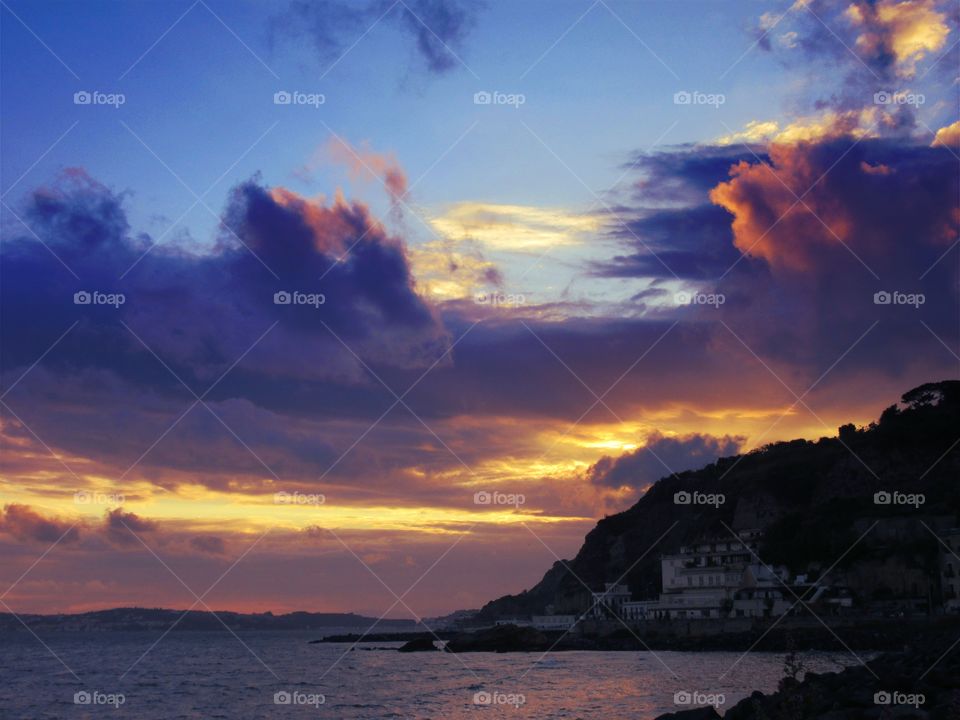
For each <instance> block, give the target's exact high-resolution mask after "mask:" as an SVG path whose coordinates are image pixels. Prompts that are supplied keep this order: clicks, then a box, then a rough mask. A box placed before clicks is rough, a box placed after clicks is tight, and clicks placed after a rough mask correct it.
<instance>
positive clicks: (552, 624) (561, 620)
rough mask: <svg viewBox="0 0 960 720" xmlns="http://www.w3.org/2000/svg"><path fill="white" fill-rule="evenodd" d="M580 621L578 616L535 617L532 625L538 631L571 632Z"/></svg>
mask: <svg viewBox="0 0 960 720" xmlns="http://www.w3.org/2000/svg"><path fill="white" fill-rule="evenodd" d="M578 619H579V618H578V617H577V616H576V615H534V616H533V617H532V618H531V620H530V624H531V625H533V627H535V628H536V629H537V630H569V629H570V628H572V627H573V626H574V625H576V624H577V620H578Z"/></svg>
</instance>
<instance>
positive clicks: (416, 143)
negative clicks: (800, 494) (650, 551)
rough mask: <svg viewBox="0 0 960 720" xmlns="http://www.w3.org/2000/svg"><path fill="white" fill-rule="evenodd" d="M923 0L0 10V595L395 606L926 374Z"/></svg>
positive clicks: (949, 49) (435, 603)
mask: <svg viewBox="0 0 960 720" xmlns="http://www.w3.org/2000/svg"><path fill="white" fill-rule="evenodd" d="M958 13H960V7H958V5H957V4H956V3H953V2H944V1H940V0H901V1H899V2H897V1H895V0H875V1H874V0H851V1H846V0H841V1H838V2H826V1H825V0H796V1H795V2H729V3H722V4H721V3H717V2H699V1H697V0H684V2H674V1H671V2H656V1H648V0H643V1H640V2H616V1H614V0H596V2H590V1H589V0H582V1H578V2H549V3H547V2H536V1H533V0H531V1H529V2H522V3H515V2H493V1H491V2H486V3H482V4H480V3H472V2H463V1H461V0H397V1H396V2H392V3H391V2H390V0H371V1H359V0H358V1H357V2H349V3H347V2H339V1H338V0H323V1H321V2H312V3H307V2H304V1H303V0H292V1H291V0H278V1H277V2H255V3H254V2H251V3H246V2H218V1H217V0H197V1H196V2H192V3H191V2H189V1H187V2H165V3H123V2H114V1H104V2H88V1H87V0H79V1H71V2H56V1H45V2H42V3H36V2H21V1H18V0H4V2H3V3H0V23H2V24H0V42H2V45H0V60H2V64H0V83H2V84H0V106H2V127H0V155H2V164H0V194H2V205H0V230H2V241H0V283H2V284H0V300H2V306H0V341H2V347H0V392H2V404H0V448H2V454H0V549H2V552H0V592H2V595H0V604H2V606H3V608H5V609H6V610H10V611H15V612H18V613H22V612H44V613H49V612H78V611H85V610H92V609H100V608H108V607H118V606H132V605H138V606H159V607H172V608H183V609H186V608H188V607H195V608H197V609H208V608H212V609H214V610H220V609H223V610H235V611H250V612H261V611H266V610H271V611H273V612H284V611H291V610H312V611H329V612H333V611H343V612H348V611H356V612H362V613H366V614H370V615H374V616H381V615H386V616H389V617H425V616H432V615H438V614H442V613H446V612H450V611H453V610H456V609H460V608H475V607H479V606H481V605H482V604H483V603H485V602H486V601H488V600H491V599H494V598H496V597H498V596H500V595H502V594H505V593H514V592H518V591H520V590H523V589H525V588H529V587H530V586H532V585H533V584H535V583H536V582H537V581H538V580H539V579H540V577H541V576H542V574H543V573H544V572H545V571H546V570H547V569H548V568H549V567H550V566H551V565H552V564H553V563H554V562H555V561H557V560H558V559H561V558H568V557H571V556H572V555H573V554H575V553H576V551H577V549H578V548H579V546H580V543H581V542H582V539H583V536H584V534H585V533H586V532H588V531H589V530H590V528H592V527H593V525H594V523H595V522H596V521H597V520H598V519H599V518H602V517H603V516H604V515H607V514H611V513H614V512H618V511H620V510H622V509H625V508H627V507H629V506H630V505H631V504H632V503H634V502H636V500H637V499H638V498H639V497H640V496H641V495H642V494H643V492H645V490H646V489H647V488H648V487H649V486H650V485H651V484H652V483H653V482H655V481H656V480H657V479H659V478H661V477H665V476H669V475H671V474H673V473H676V472H680V471H683V470H686V469H693V468H698V467H701V466H704V465H706V464H709V463H711V462H713V461H714V460H716V459H717V458H719V457H723V456H729V455H733V454H736V453H738V452H744V451H750V450H752V449H755V448H759V447H762V446H764V445H765V444H768V443H771V442H776V441H780V440H786V439H792V438H798V437H802V438H809V439H816V438H819V437H822V436H834V435H836V433H837V427H838V426H839V425H841V424H844V423H847V422H853V423H856V424H858V425H864V424H867V423H869V422H871V421H872V420H874V419H876V418H877V417H878V416H879V414H880V412H881V411H882V410H883V409H884V408H885V407H887V406H889V405H891V404H893V403H894V402H896V400H897V399H898V398H899V396H900V395H901V394H902V393H903V392H905V391H906V390H908V389H910V388H912V387H914V386H916V385H919V384H921V383H924V382H932V381H938V380H943V379H947V378H956V377H957V371H958V369H960V356H958V352H960V302H958V288H960V276H958V270H960V249H958V237H960V236H958V222H960V208H958V198H960V182H958V179H960V172H958V171H960V156H958V152H960V121H958V99H960V97H958V93H960V84H958V83H960V72H958V69H960V53H958V45H957V41H958Z"/></svg>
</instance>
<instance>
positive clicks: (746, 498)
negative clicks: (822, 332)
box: [481, 381, 960, 618]
mask: <svg viewBox="0 0 960 720" xmlns="http://www.w3.org/2000/svg"><path fill="white" fill-rule="evenodd" d="M958 440H960V382H958V381H944V382H940V383H930V384H927V385H922V386H920V387H918V388H915V389H913V390H911V391H909V392H907V393H905V394H904V395H903V397H902V398H901V402H900V404H898V405H893V406H891V407H889V408H887V410H885V411H884V412H883V414H882V415H881V417H880V419H879V420H878V421H877V422H875V423H871V424H870V425H869V426H867V427H865V428H859V429H858V428H855V427H854V426H853V425H845V426H843V427H841V428H840V432H839V436H838V437H834V438H821V439H820V440H818V441H816V442H811V441H807V440H793V441H790V442H781V443H775V444H772V445H768V446H765V447H763V448H760V449H758V450H755V451H753V452H750V453H747V454H745V455H738V456H734V457H728V458H722V459H720V460H718V461H717V462H716V463H713V464H712V465H708V466H707V467H704V468H701V469H700V470H695V471H686V472H682V473H679V474H677V475H674V476H671V477H667V478H663V479H661V480H660V481H658V482H657V483H656V484H655V485H653V487H651V488H650V489H649V490H648V491H647V492H646V493H645V494H644V496H643V497H642V498H640V500H639V501H638V502H637V503H636V504H635V505H633V507H631V508H629V509H628V510H625V511H624V512H621V513H618V514H616V515H612V516H610V517H606V518H604V519H603V520H600V521H599V522H598V523H597V526H596V527H595V528H594V529H593V530H592V531H591V532H590V533H589V534H588V535H587V537H586V539H585V540H584V543H583V546H582V547H581V548H580V551H579V552H578V553H577V555H576V557H575V558H574V559H573V560H571V561H569V562H568V563H566V564H564V563H559V562H557V563H554V565H553V567H551V568H550V570H548V571H547V573H546V574H545V575H544V577H543V579H542V580H541V581H540V582H539V583H538V584H537V585H535V586H534V587H533V588H531V589H530V590H527V591H524V592H523V593H520V594H518V595H508V596H505V597H502V598H499V599H497V600H494V601H492V602H490V603H488V604H487V605H486V606H484V608H483V609H482V610H481V616H483V617H487V618H490V617H496V616H509V615H515V614H530V613H538V614H539V613H542V612H544V610H545V608H546V606H547V605H551V604H552V605H553V606H554V610H555V612H557V613H563V612H576V611H578V610H582V609H585V608H586V607H587V604H588V603H587V597H588V595H587V591H586V589H585V588H584V586H583V584H582V583H581V582H580V581H579V580H578V579H577V578H578V577H579V578H580V579H581V580H582V581H583V582H584V583H586V584H587V585H589V586H590V587H591V588H593V589H599V588H601V587H602V584H603V583H604V582H612V581H614V580H617V579H619V578H620V577H621V576H622V575H623V574H624V573H626V575H625V576H624V580H623V582H625V583H627V584H628V585H629V587H630V590H631V591H632V592H633V595H634V597H637V598H653V597H656V595H657V594H658V593H659V592H660V555H662V554H664V553H674V552H677V551H678V550H679V547H680V545H682V544H687V543H689V542H691V541H695V540H697V539H700V538H705V537H727V536H730V535H731V532H730V530H733V531H739V530H745V529H752V528H757V529H760V530H763V531H764V534H765V537H764V540H763V542H762V544H761V548H760V555H761V557H762V559H763V560H764V561H765V562H768V563H774V564H784V565H787V566H788V567H789V568H790V569H791V571H793V572H795V573H796V572H811V573H813V574H816V573H818V572H821V571H824V570H826V569H827V568H829V567H830V566H831V565H833V564H834V563H835V562H836V561H837V560H838V559H839V560H840V562H839V563H837V565H836V567H835V569H834V570H833V573H832V576H833V577H834V578H837V577H841V578H842V579H843V580H844V582H845V583H846V584H848V585H849V586H850V587H851V589H852V590H854V592H855V594H857V596H858V599H859V600H861V601H863V600H874V599H882V598H883V597H885V596H887V597H895V596H898V594H901V593H912V594H913V595H915V596H922V595H925V594H927V592H925V590H926V591H931V590H933V589H934V588H924V587H923V586H922V582H927V581H928V580H927V578H928V577H929V576H932V575H934V574H935V573H934V572H933V571H932V570H931V572H930V573H927V572H925V571H926V570H927V569H931V568H935V567H936V556H937V552H938V541H937V540H936V538H935V537H934V535H933V534H932V532H931V531H930V530H929V529H928V528H927V527H925V525H926V526H929V528H933V529H936V528H938V527H944V526H949V525H954V526H955V525H956V524H957V519H958V516H960V443H958ZM955 443H956V444H955ZM680 492H687V493H693V492H699V493H705V494H719V495H723V496H724V502H723V503H722V504H719V505H718V506H716V507H715V506H713V505H697V504H677V503H676V502H675V500H674V498H675V494H676V493H680ZM880 492H887V493H891V497H892V502H891V503H889V504H883V500H884V499H885V498H884V497H883V496H881V498H880V503H878V502H877V501H876V498H875V494H876V493H880ZM895 492H896V493H901V495H898V496H893V495H892V494H893V493H895ZM910 495H912V496H914V497H907V496H910ZM919 495H922V496H923V497H922V500H923V502H922V504H918V503H919V500H920V497H919ZM908 502H909V503H911V504H907V503H908ZM875 523H876V524H875ZM728 528H730V529H728ZM864 533H866V534H865V535H864ZM861 535H862V536H863V537H862V539H861V540H860V541H859V542H857V539H858V538H860V537H861ZM851 546H854V547H853V549H852V550H851ZM911 573H914V574H913V575H911ZM918 580H920V581H921V586H920V587H918V586H917V582H918ZM897 583H899V584H900V585H904V586H905V587H899V588H898V587H893V585H896V584H897Z"/></svg>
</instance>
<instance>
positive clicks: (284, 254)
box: [0, 171, 445, 396]
mask: <svg viewBox="0 0 960 720" xmlns="http://www.w3.org/2000/svg"><path fill="white" fill-rule="evenodd" d="M24 216H25V218H26V219H27V222H28V223H29V224H30V226H31V228H32V230H33V232H35V233H36V235H37V237H38V238H40V239H41V240H42V241H43V242H42V243H41V242H38V241H37V240H36V239H35V238H34V237H33V236H32V235H27V234H24V235H21V236H20V237H15V238H13V239H12V240H9V241H7V242H6V243H5V250H4V253H5V258H4V263H3V267H2V269H0V272H2V281H3V287H4V314H3V321H4V322H3V331H2V339H3V340H4V342H3V349H2V356H0V357H2V363H3V367H4V369H5V370H6V371H7V372H9V371H11V370H12V369H14V368H17V367H22V366H24V365H26V364H29V363H32V362H33V361H34V360H36V358H37V357H39V356H40V355H41V354H42V353H43V352H44V351H45V350H46V349H47V348H49V347H50V344H51V343H52V342H53V341H54V340H55V339H56V338H57V337H58V336H59V335H60V334H61V333H63V332H64V331H65V330H66V329H67V328H68V327H70V325H71V324H72V323H73V322H76V323H77V325H76V328H75V329H74V330H73V331H72V332H70V333H69V334H68V335H67V336H66V337H65V338H64V339H63V341H62V344H61V345H59V346H58V349H59V350H62V352H58V353H56V354H54V355H52V356H51V358H50V359H51V364H52V365H54V366H55V365H57V364H59V365H60V369H61V370H62V371H80V370H83V369H88V368H97V369H107V368H109V369H110V370H112V371H114V372H115V373H116V374H117V375H118V376H119V377H121V378H124V379H126V380H128V381H130V382H134V383H138V384H143V385H148V386H154V387H155V388H157V389H158V390H160V391H164V392H173V393H179V394H183V393H184V392H185V391H184V390H183V388H179V389H178V388H177V386H178V384H179V383H178V381H177V380H176V379H175V378H173V377H172V376H171V375H170V374H169V373H167V372H166V371H165V370H164V369H163V367H162V366H161V365H160V364H159V362H158V361H157V359H156V358H153V356H152V355H151V354H150V352H149V351H148V350H147V349H145V348H144V347H143V346H142V345H141V344H140V342H139V341H138V340H137V339H136V338H135V337H134V336H133V335H132V334H131V333H130V332H128V331H127V329H126V328H124V326H123V324H122V323H126V324H127V325H128V326H129V327H130V328H131V329H132V330H133V331H134V332H135V333H136V334H137V335H138V336H140V337H141V338H142V339H143V340H144V342H145V343H146V344H147V345H148V346H149V347H150V348H151V349H152V350H153V351H155V352H156V353H157V354H158V355H159V356H160V357H161V358H163V360H164V362H166V363H167V364H169V365H170V366H171V367H172V368H173V369H174V371H175V372H176V373H177V374H178V375H180V377H182V378H183V379H184V380H185V381H186V383H187V384H188V385H190V386H191V387H193V388H194V389H195V391H196V392H201V391H202V390H203V389H204V388H206V387H208V386H209V385H211V384H212V383H213V381H214V380H215V379H216V378H217V377H218V376H219V375H220V374H221V373H223V372H224V371H225V370H226V369H227V368H229V367H230V366H231V365H232V364H233V363H234V362H235V361H236V360H237V359H238V358H240V357H241V356H242V355H243V354H244V353H245V352H246V351H247V350H249V349H250V347H251V346H252V345H253V344H254V342H255V341H256V340H257V338H258V337H259V336H260V335H261V334H263V333H264V332H266V331H267V330H268V329H269V328H270V327H271V325H273V324H274V323H276V327H275V329H274V330H273V331H272V333H271V335H270V337H269V338H266V339H265V341H264V343H263V346H262V347H258V348H256V349H255V350H254V351H253V352H251V353H250V356H249V357H248V358H246V362H245V363H244V367H245V368H246V370H247V372H248V373H249V372H260V373H267V374H271V375H275V376H292V377H298V378H302V377H338V378H340V379H345V378H353V379H356V378H358V377H360V376H361V375H362V372H361V370H360V368H361V366H360V364H359V363H358V361H357V360H356V359H354V358H352V357H350V356H349V355H347V356H345V354H344V352H343V347H342V345H341V344H340V343H339V341H337V340H336V339H335V338H334V336H333V334H331V333H330V332H328V331H327V328H329V329H330V330H332V331H333V333H335V334H336V335H338V336H340V337H341V338H343V339H344V341H345V342H347V343H349V344H350V345H351V347H352V348H353V349H354V351H355V352H357V353H358V355H360V356H361V357H364V358H365V359H366V360H367V361H378V362H381V363H386V364H401V365H411V366H420V365H422V364H423V363H424V362H425V361H426V359H427V358H430V359H431V361H432V359H433V358H434V357H436V355H437V354H438V353H439V352H442V348H443V347H444V343H445V339H444V332H443V330H442V327H441V326H440V325H439V322H438V321H437V320H436V319H435V317H434V316H433V312H432V310H431V309H430V308H429V307H428V306H427V305H426V304H425V303H424V302H423V300H422V299H421V298H420V296H419V295H417V293H416V292H415V290H414V287H413V284H414V281H413V278H412V277H411V275H410V270H409V266H408V263H407V259H406V255H405V250H404V248H403V245H402V243H401V242H400V241H399V240H396V239H392V238H390V237H388V236H387V235H386V234H385V232H384V230H383V228H382V227H381V226H379V225H378V224H376V223H375V221H374V220H373V219H372V218H371V217H370V216H369V214H368V212H367V210H366V209H365V208H364V207H362V206H360V205H350V204H347V203H345V202H342V201H338V202H335V203H334V204H333V205H331V206H320V205H316V204H311V203H308V202H307V201H304V200H301V199H300V198H298V197H297V196H295V195H293V194H292V193H286V192H283V191H279V190H277V191H268V190H267V189H265V188H263V187H261V186H259V185H257V184H256V183H254V182H248V183H244V184H242V185H240V186H238V187H237V188H235V189H234V190H233V192H232V193H231V196H230V199H229V203H228V207H227V211H226V213H225V229H224V230H223V232H222V237H221V239H220V241H219V243H218V245H217V247H216V248H215V250H214V251H213V252H208V253H205V254H191V253H189V252H187V251H186V250H183V249H179V248H164V247H159V248H155V249H153V250H152V252H151V253H149V254H147V255H145V254H144V253H145V252H146V251H147V250H148V249H150V245H149V239H147V238H136V237H132V236H130V234H129V231H128V228H127V224H126V219H125V213H124V211H123V208H122V198H121V197H120V196H118V195H115V194H114V193H112V192H110V191H109V190H108V189H107V188H104V187H103V186H102V185H99V184H98V183H96V182H95V181H93V180H92V179H90V178H89V177H87V176H86V175H85V174H83V173H80V172H77V171H75V172H73V173H71V174H70V175H69V176H68V177H66V178H64V179H62V181H61V183H60V184H59V185H58V186H56V187H54V188H47V189H43V190H39V191H37V192H35V193H34V194H33V195H32V196H31V198H30V200H29V202H28V204H27V207H26V208H25V210H24ZM226 228H229V230H227V229H226ZM44 243H45V245H46V246H45V245H44ZM54 255H55V256H56V257H57V258H59V259H61V260H62V261H63V264H64V265H65V266H66V267H67V268H69V269H70V270H72V271H73V273H75V274H76V276H78V277H74V276H73V275H72V274H71V272H70V271H68V270H67V269H66V268H65V267H64V266H63V265H60V264H59V263H58V262H57V261H56V259H55V258H54V257H53V256H54ZM131 268H132V269H131ZM128 270H129V274H126V273H127V271H128ZM274 274H275V275H276V276H275V275H274ZM78 278H79V279H78ZM93 291H99V292H102V293H105V294H116V293H122V294H123V295H124V301H123V302H122V304H119V305H117V304H113V305H110V304H107V305H96V304H85V305H84V304H80V305H78V304H75V302H74V294H75V293H77V292H93ZM278 292H283V293H294V292H299V293H303V294H304V295H310V296H313V297H315V298H317V302H315V303H313V304H297V303H296V302H293V303H291V304H276V303H275V294H276V293H278ZM320 298H322V301H321V300H320ZM238 320H239V322H238ZM325 326H326V327H325ZM249 379H250V380H251V381H253V380H255V378H249ZM233 382H234V386H233V391H234V392H235V393H237V394H240V395H242V394H243V392H242V390H241V389H240V388H238V387H236V383H237V379H236V377H235V378H234V379H233ZM187 396H189V395H187Z"/></svg>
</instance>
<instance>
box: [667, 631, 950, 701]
mask: <svg viewBox="0 0 960 720" xmlns="http://www.w3.org/2000/svg"><path fill="white" fill-rule="evenodd" d="M957 639H958V638H957V637H956V636H955V635H947V634H941V635H940V636H939V637H933V638H927V639H923V640H917V641H915V642H914V643H913V645H912V647H909V648H907V649H906V650H904V651H902V652H896V653H887V654H884V655H881V656H879V657H877V658H875V659H874V660H871V661H870V662H868V663H866V664H865V665H856V666H854V667H850V668H847V669H846V670H844V671H842V672H839V673H824V674H822V675H821V674H816V673H807V674H806V676H805V677H804V679H803V681H802V682H798V681H797V680H794V679H793V678H785V679H784V680H783V681H781V683H780V689H779V691H777V692H776V693H773V694H771V695H764V694H763V693H760V692H755V693H753V694H752V695H751V696H750V697H748V698H745V699H744V700H741V701H740V702H739V703H737V704H736V705H734V706H733V707H731V708H730V709H729V710H727V711H726V713H725V714H724V715H723V718H724V720H894V719H896V720H908V719H915V720H960V643H957ZM955 643H956V644H955ZM703 710H704V711H705V712H706V714H704V715H692V714H687V713H671V714H666V715H661V716H660V717H658V718H657V720H695V719H696V720H700V719H701V718H716V717H719V716H718V715H715V714H710V713H712V712H713V708H704V709H703Z"/></svg>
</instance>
